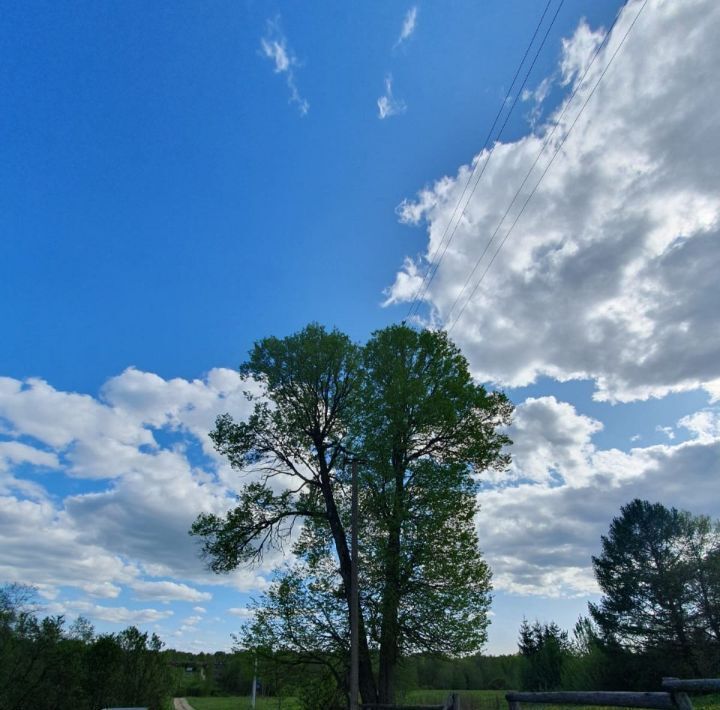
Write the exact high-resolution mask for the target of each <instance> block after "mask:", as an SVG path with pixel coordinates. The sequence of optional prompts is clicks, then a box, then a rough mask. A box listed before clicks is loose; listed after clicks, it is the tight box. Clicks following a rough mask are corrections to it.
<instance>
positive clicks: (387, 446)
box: [192, 325, 512, 702]
mask: <svg viewBox="0 0 720 710" xmlns="http://www.w3.org/2000/svg"><path fill="white" fill-rule="evenodd" d="M241 372H242V374H243V375H244V376H245V377H247V378H251V379H253V380H255V381H256V382H259V383H260V384H261V385H262V393H261V395H260V397H259V398H258V399H257V400H256V402H255V408H254V411H253V414H252V415H251V416H250V418H249V419H248V420H247V422H234V421H233V420H232V419H230V418H229V417H228V416H222V417H220V418H219V419H218V422H217V426H216V429H215V431H214V432H213V433H212V435H211V436H212V437H213V440H214V441H215V444H216V446H217V448H218V450H219V451H220V452H221V453H223V454H225V455H226V456H227V457H228V458H229V460H230V463H231V464H232V465H233V466H235V467H236V468H239V469H243V470H249V471H255V472H256V473H257V474H259V476H260V478H259V480H258V476H257V475H256V476H255V479H256V480H255V481H254V482H252V483H248V484H246V485H245V486H243V488H242V489H241V490H240V491H239V498H238V503H239V504H238V506H237V507H236V508H235V509H234V510H232V511H230V512H229V513H228V514H227V515H226V516H224V517H217V516H213V515H201V516H200V517H199V518H198V519H197V521H196V522H195V524H194V525H193V528H192V532H193V533H194V534H196V535H200V536H202V538H203V540H204V552H205V554H206V555H207V557H208V559H209V561H210V564H211V567H212V568H213V569H215V570H216V571H228V570H231V569H234V568H235V567H237V566H238V565H240V564H243V563H247V562H253V561H257V560H258V559H259V558H260V556H261V555H262V554H263V551H264V550H266V549H267V548H269V547H282V546H283V544H284V543H285V542H288V541H289V540H290V537H291V528H292V524H293V523H294V522H295V521H296V520H298V519H299V518H302V519H303V520H304V523H305V524H304V526H303V531H302V534H301V536H300V538H299V539H295V546H294V552H295V554H296V556H297V558H298V559H299V562H298V564H297V565H296V566H295V567H294V568H292V569H290V570H289V571H287V572H286V573H284V574H282V575H280V576H279V577H278V578H277V579H276V581H275V583H274V584H273V586H272V588H271V590H270V592H269V593H268V594H267V595H266V596H265V598H264V600H262V602H261V604H260V607H259V608H258V610H257V613H256V616H255V620H254V623H253V624H251V625H250V626H249V627H248V630H247V634H249V636H250V637H251V638H253V639H254V640H255V642H257V643H262V644H270V645H274V646H276V647H277V646H282V648H283V649H285V650H291V651H294V652H295V653H297V654H299V655H301V656H303V657H306V658H314V659H315V660H318V661H323V660H324V661H328V660H329V659H334V661H333V662H332V663H329V665H330V666H331V668H332V670H333V672H334V673H335V675H336V677H337V678H338V680H339V681H340V682H343V681H344V673H345V669H346V658H343V657H342V655H343V652H344V651H345V652H346V649H347V643H348V614H349V602H350V598H349V590H350V550H349V548H348V540H347V537H348V534H347V532H346V531H347V528H348V525H349V467H348V461H349V460H350V459H352V460H355V461H358V462H359V468H360V476H361V494H360V508H361V516H360V519H361V523H360V550H359V557H360V564H361V580H360V588H361V589H360V594H361V613H360V686H361V694H362V697H363V699H364V701H365V702H376V701H377V700H379V701H380V702H391V701H392V700H393V697H394V692H395V681H394V678H395V670H396V667H397V664H398V661H399V659H400V657H401V655H402V654H403V653H404V652H408V651H414V650H426V651H441V652H447V653H458V654H459V653H467V652H471V651H473V650H476V649H477V648H479V647H480V645H481V644H482V643H483V641H484V640H485V637H486V626H487V623H488V621H487V610H488V606H489V603H490V596H489V591H490V571H489V569H488V567H487V565H486V564H485V563H484V561H483V559H482V556H481V554H480V551H479V548H478V539H477V534H476V531H475V522H474V517H475V512H476V510H477V499H476V492H477V485H478V484H477V478H478V475H479V474H480V472H481V471H482V470H484V469H487V468H489V467H494V468H502V467H504V466H505V465H507V462H508V457H507V456H506V455H505V454H504V453H503V451H502V449H503V447H504V446H505V445H506V444H508V443H509V440H508V439H507V437H506V436H505V435H504V434H502V433H501V432H500V431H499V428H500V427H502V426H503V425H506V424H508V423H509V419H510V414H511V411H512V407H511V405H510V404H509V402H508V401H507V399H506V398H505V397H504V396H503V395H502V394H499V393H488V392H487V391H486V390H485V389H484V388H483V387H481V386H479V385H477V384H475V383H474V382H473V380H472V377H471V375H470V373H469V370H468V366H467V362H466V360H465V358H464V357H463V356H462V355H461V353H460V352H459V351H458V349H457V348H456V347H455V346H454V345H453V344H452V343H451V342H450V341H449V339H448V338H447V336H446V335H445V334H444V333H442V332H431V331H416V330H414V329H411V328H408V327H405V326H393V327H390V328H387V329H385V330H382V331H379V332H377V333H375V334H374V335H373V337H372V338H371V340H370V341H369V342H368V343H367V345H366V346H364V347H362V348H360V347H357V346H355V345H353V344H352V343H351V342H350V341H349V339H348V338H347V337H346V336H344V335H342V334H341V333H338V332H337V331H332V332H327V331H325V330H324V329H323V328H321V327H320V326H316V325H312V326H308V327H307V328H306V329H304V330H303V331H301V332H300V333H298V334H296V335H293V336H290V337H288V338H284V339H277V338H268V339H265V340H263V341H260V342H259V343H258V344H256V346H255V347H254V349H253V350H252V352H251V355H250V359H249V360H248V362H247V363H246V364H245V365H243V366H242V368H241ZM275 477H278V480H277V485H276V482H274V480H273V479H274V478H275ZM371 648H377V650H378V653H379V677H378V682H377V683H376V680H375V677H374V675H373V672H372V665H371V656H370V650H371ZM338 659H340V663H339V665H338Z"/></svg>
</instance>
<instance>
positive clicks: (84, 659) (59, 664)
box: [0, 585, 170, 710]
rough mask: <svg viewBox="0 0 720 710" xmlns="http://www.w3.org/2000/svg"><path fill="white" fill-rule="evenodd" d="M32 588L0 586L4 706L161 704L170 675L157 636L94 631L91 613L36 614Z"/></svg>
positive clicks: (48, 709) (64, 708) (84, 708)
mask: <svg viewBox="0 0 720 710" xmlns="http://www.w3.org/2000/svg"><path fill="white" fill-rule="evenodd" d="M32 602H33V591H32V589H31V588H28V587H23V586H22V585H9V586H6V587H2V588H0V707H1V708H3V710H27V708H34V709H35V710H96V709H97V708H101V707H106V706H110V705H146V706H147V707H149V708H151V710H164V708H165V706H166V700H167V697H168V696H169V695H170V678H169V674H168V671H167V667H166V666H165V664H164V662H163V661H162V659H161V657H160V654H159V653H158V652H159V650H160V646H161V643H160V640H159V639H158V638H157V637H156V636H154V635H153V636H152V637H150V638H149V637H148V635H147V634H144V633H141V632H140V631H138V630H137V629H136V628H134V627H129V628H128V629H126V630H125V631H123V632H121V633H119V634H106V635H101V636H98V637H95V635H94V630H93V629H92V626H91V625H90V624H89V622H88V621H87V620H86V619H82V618H80V619H78V620H77V621H75V622H74V623H73V624H72V625H71V626H70V627H69V629H67V630H66V629H65V621H64V619H63V618H62V617H46V618H43V619H40V618H38V616H37V615H36V613H35V612H34V611H33V604H32Z"/></svg>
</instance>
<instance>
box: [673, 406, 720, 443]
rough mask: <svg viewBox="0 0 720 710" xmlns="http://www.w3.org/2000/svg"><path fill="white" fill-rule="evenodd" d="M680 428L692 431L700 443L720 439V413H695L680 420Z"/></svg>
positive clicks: (710, 410) (704, 411)
mask: <svg viewBox="0 0 720 710" xmlns="http://www.w3.org/2000/svg"><path fill="white" fill-rule="evenodd" d="M678 426H681V427H684V428H685V429H687V430H688V431H690V432H691V433H692V435H693V436H694V437H696V438H697V439H698V440H700V441H712V440H713V439H720V412H718V411H717V410H712V409H706V410H703V411H701V412H695V413H694V414H689V415H688V416H686V417H683V418H682V419H680V421H678Z"/></svg>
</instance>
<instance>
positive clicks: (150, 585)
mask: <svg viewBox="0 0 720 710" xmlns="http://www.w3.org/2000/svg"><path fill="white" fill-rule="evenodd" d="M130 586H131V587H132V590H133V592H134V593H135V597H136V598H137V599H155V600H157V601H160V602H170V601H184V602H201V601H209V600H210V599H212V594H210V593H209V592H201V591H200V590H199V589H194V588H193V587H189V586H188V585H187V584H179V583H178V582H169V581H163V582H148V581H142V580H138V581H137V582H133V583H132V584H131V585H130Z"/></svg>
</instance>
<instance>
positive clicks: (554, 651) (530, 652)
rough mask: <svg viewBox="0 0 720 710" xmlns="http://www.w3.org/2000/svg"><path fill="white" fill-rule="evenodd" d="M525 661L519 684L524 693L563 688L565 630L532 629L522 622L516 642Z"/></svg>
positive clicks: (537, 626) (566, 647)
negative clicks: (525, 691) (526, 691)
mask: <svg viewBox="0 0 720 710" xmlns="http://www.w3.org/2000/svg"><path fill="white" fill-rule="evenodd" d="M518 647H519V649H520V654H521V655H522V657H523V659H524V667H523V674H522V685H523V689H524V690H558V689H560V688H561V687H562V677H563V669H564V666H565V663H566V661H567V659H568V657H569V656H570V641H569V639H568V634H567V631H562V630H561V629H560V628H559V627H558V626H557V624H555V623H554V622H551V623H549V624H547V623H546V624H541V623H540V622H539V621H535V623H534V624H532V626H531V625H530V624H529V623H528V622H527V619H523V623H522V625H521V626H520V639H519V641H518Z"/></svg>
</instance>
